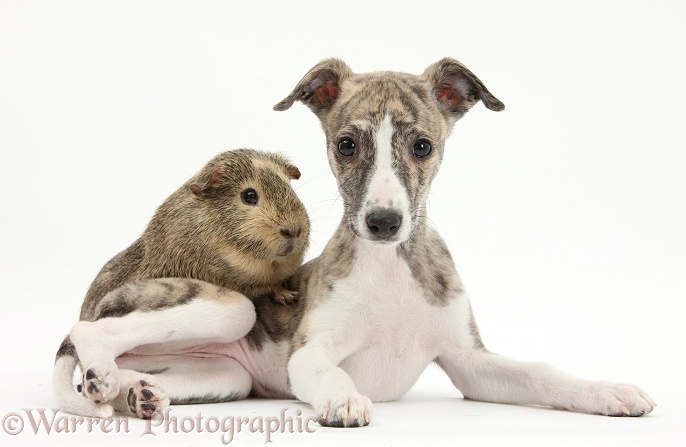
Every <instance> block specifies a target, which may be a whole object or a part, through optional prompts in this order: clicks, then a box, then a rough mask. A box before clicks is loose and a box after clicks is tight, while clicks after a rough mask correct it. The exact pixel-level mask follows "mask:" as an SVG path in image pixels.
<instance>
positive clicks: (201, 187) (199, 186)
mask: <svg viewBox="0 0 686 447" xmlns="http://www.w3.org/2000/svg"><path fill="white" fill-rule="evenodd" d="M224 176H225V173H224V171H223V170H221V169H215V170H214V171H212V173H211V174H210V176H209V177H208V178H207V180H206V181H205V182H196V183H191V192H192V193H193V194H195V195H196V196H198V197H204V196H206V195H208V194H209V193H210V192H211V191H213V190H214V189H215V188H217V187H218V186H219V185H220V184H221V183H222V180H224Z"/></svg>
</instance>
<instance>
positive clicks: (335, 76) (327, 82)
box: [274, 58, 353, 118]
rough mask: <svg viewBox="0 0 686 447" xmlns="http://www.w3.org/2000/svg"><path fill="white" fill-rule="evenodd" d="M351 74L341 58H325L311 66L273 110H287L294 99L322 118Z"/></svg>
mask: <svg viewBox="0 0 686 447" xmlns="http://www.w3.org/2000/svg"><path fill="white" fill-rule="evenodd" d="M352 75H353V72H352V70H351V69H350V67H348V65H347V64H346V63H345V62H343V61H342V60H340V59H335V58H331V59H325V60H323V61H321V62H320V63H318V64H317V65H315V66H314V67H312V69H310V71H308V72H307V74H305V76H304V77H303V78H302V79H301V80H300V82H298V84H297V85H296V86H295V88H294V89H293V91H292V92H291V93H290V95H288V96H286V97H285V98H284V99H283V100H282V101H281V102H279V103H278V104H277V105H275V106H274V110H277V111H279V112H281V111H284V110H288V109H289V108H290V107H291V106H292V105H293V103H294V102H295V101H300V102H302V103H303V104H305V105H306V106H307V107H309V108H310V110H312V111H313V112H314V113H315V114H316V115H317V116H319V118H322V117H323V115H324V114H325V113H326V112H327V111H328V110H329V108H330V107H331V105H332V104H333V103H334V101H336V98H338V95H339V94H340V92H341V83H343V81H345V80H346V79H347V78H349V77H350V76H352Z"/></svg>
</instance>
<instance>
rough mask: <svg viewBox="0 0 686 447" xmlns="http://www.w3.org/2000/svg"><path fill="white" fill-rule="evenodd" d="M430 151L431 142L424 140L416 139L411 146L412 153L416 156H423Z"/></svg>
mask: <svg viewBox="0 0 686 447" xmlns="http://www.w3.org/2000/svg"><path fill="white" fill-rule="evenodd" d="M430 153H431V143H429V142H428V141H426V140H417V142H416V143H415V144H414V146H412V155H414V156H415V157H417V158H424V157H426V156H427V155H429V154H430Z"/></svg>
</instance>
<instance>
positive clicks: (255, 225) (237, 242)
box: [190, 149, 310, 270]
mask: <svg viewBox="0 0 686 447" xmlns="http://www.w3.org/2000/svg"><path fill="white" fill-rule="evenodd" d="M298 178H300V171H299V170H298V168H297V167H295V166H294V165H292V164H291V163H290V162H289V161H288V160H286V159H285V158H284V157H282V156H281V155H278V154H275V153H271V152H260V151H256V150H252V149H236V150H233V151H228V152H224V153H221V154H219V155H218V156H216V157H215V158H214V159H212V160H211V161H210V162H209V163H208V164H207V166H205V168H203V170H202V171H201V172H200V173H199V174H198V176H197V181H195V182H193V183H191V184H190V190H191V192H192V193H193V195H194V196H195V202H196V204H197V205H198V206H201V207H202V208H204V212H203V213H202V214H203V216H204V218H205V219H210V220H211V222H208V223H209V225H203V226H204V227H205V228H206V229H209V230H210V231H211V232H212V234H210V235H208V236H209V237H210V239H211V240H212V241H214V242H215V243H218V244H220V245H221V246H226V248H227V250H226V253H227V254H225V255H224V256H227V257H231V256H234V257H238V258H240V259H233V260H232V263H233V262H235V261H239V262H240V263H250V262H251V261H259V262H257V263H256V264H264V263H265V261H266V262H271V263H272V265H273V266H274V267H278V266H279V265H281V264H282V265H284V266H287V265H292V266H293V267H292V270H295V268H297V266H299V265H300V264H301V263H302V260H303V257H304V253H305V250H306V249H307V246H308V243H309V236H310V222H309V218H308V216H307V211H306V210H305V206H304V205H303V204H302V202H301V201H300V199H299V198H298V196H297V195H296V194H295V191H293V188H291V184H290V181H291V180H294V179H298Z"/></svg>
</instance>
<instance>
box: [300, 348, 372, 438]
mask: <svg viewBox="0 0 686 447" xmlns="http://www.w3.org/2000/svg"><path fill="white" fill-rule="evenodd" d="M353 351H354V348H353V347H350V346H349V347H348V349H345V350H341V349H340V348H336V344H335V343H333V342H332V341H330V340H312V341H308V343H307V344H305V345H304V346H303V347H302V348H300V349H298V350H297V351H295V353H293V355H292V356H291V358H290V360H289V362H288V376H289V379H290V382H291V391H292V392H293V394H294V395H295V396H296V397H297V398H298V399H300V400H301V401H303V402H307V403H309V404H310V405H312V406H313V407H314V409H315V411H316V413H317V418H318V420H319V423H320V424H322V425H326V426H331V427H359V426H364V425H368V424H369V421H370V420H371V417H372V402H371V400H369V398H368V397H366V396H363V395H361V394H360V393H359V392H358V391H357V389H356V388H355V384H354V383H353V381H352V379H351V378H350V376H349V375H348V374H347V373H346V372H345V371H343V370H342V369H341V368H339V367H338V366H337V365H338V364H339V363H340V362H341V361H342V360H343V359H344V358H345V357H347V356H348V355H349V354H351V353H352V352H353Z"/></svg>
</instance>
